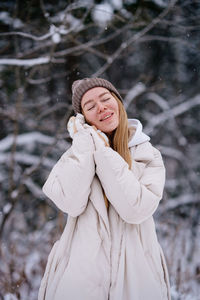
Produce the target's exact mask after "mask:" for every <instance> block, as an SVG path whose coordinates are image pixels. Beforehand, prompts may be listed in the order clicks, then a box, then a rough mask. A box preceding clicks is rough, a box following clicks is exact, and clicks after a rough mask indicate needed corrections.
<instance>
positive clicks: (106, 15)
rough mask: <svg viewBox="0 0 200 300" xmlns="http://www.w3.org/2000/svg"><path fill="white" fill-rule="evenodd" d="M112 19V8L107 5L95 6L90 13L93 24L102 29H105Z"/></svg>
mask: <svg viewBox="0 0 200 300" xmlns="http://www.w3.org/2000/svg"><path fill="white" fill-rule="evenodd" d="M112 17H113V8H112V6H111V5H110V4H109V3H104V4H98V5H95V8H94V9H93V11H92V18H93V20H94V22H96V23H97V24H99V25H100V26H102V27H105V26H106V25H107V24H108V23H109V22H110V21H111V20H112Z"/></svg>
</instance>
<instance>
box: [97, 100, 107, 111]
mask: <svg viewBox="0 0 200 300" xmlns="http://www.w3.org/2000/svg"><path fill="white" fill-rule="evenodd" d="M105 109H106V106H105V104H104V103H102V102H98V104H97V110H98V113H99V112H102V111H104V110H105Z"/></svg>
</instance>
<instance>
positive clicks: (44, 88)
mask: <svg viewBox="0 0 200 300" xmlns="http://www.w3.org/2000/svg"><path fill="white" fill-rule="evenodd" d="M55 3H56V4H55ZM199 73H200V1H198V0H197V1H195V0H191V1H188V0H185V1H184V0H182V1H181V0H180V1H178V0H177V1H176V0H172V1H168V0H125V1H122V0H111V1H106V0H105V1H95V0H83V1H65V0H58V1H53V0H30V1H28V0H23V1H20V0H16V1H14V0H6V1H4V0H1V2H0V87H1V89H0V164H1V166H0V239H1V240H0V299H6V300H16V299H22V300H27V299H29V300H36V299H37V292H38V288H39V284H40V280H41V278H42V275H43V272H44V268H45V265H46V261H47V256H48V253H49V251H50V249H51V247H52V245H53V243H54V242H55V240H57V239H58V238H59V237H60V234H61V232H62V229H63V226H64V224H65V222H66V216H65V215H63V214H62V213H61V212H58V210H57V208H56V207H55V206H54V205H53V203H52V202H51V201H50V200H48V199H47V198H46V197H45V196H44V194H43V193H42V190H41V188H42V185H43V184H44V182H45V179H46V178H47V176H48V174H49V172H50V170H51V168H52V167H53V165H54V164H55V162H56V161H57V160H58V158H59V157H60V156H61V154H62V153H63V152H64V151H66V149H68V148H69V146H70V143H71V140H70V137H69V134H68V132H67V130H66V123H67V120H68V119H69V117H70V116H71V115H72V114H73V111H72V106H71V84H72V82H73V81H74V80H76V79H80V78H83V77H91V76H100V77H104V78H106V79H108V80H110V81H111V82H112V83H113V84H114V85H115V86H116V87H117V89H118V90H119V92H120V93H121V95H122V96H123V99H124V105H125V107H126V109H127V112H128V116H129V118H138V119H140V121H141V122H142V123H143V125H144V131H145V133H147V134H148V135H150V136H151V142H152V143H153V144H154V145H155V146H156V147H157V148H159V149H160V151H161V152H162V155H163V159H164V162H165V165H166V169H167V180H166V186H165V192H164V197H163V200H162V201H161V203H160V206H159V208H158V211H157V212H156V214H155V220H156V226H157V231H158V235H159V241H160V243H161V245H162V247H163V250H164V253H165V255H166V259H167V264H168V267H169V273H170V281H171V292H172V298H173V300H178V299H180V300H182V299H184V300H185V299H187V300H189V299H193V300H194V299H199V298H198V297H199V294H200V260H199V257H200V239H199V238H198V237H199V233H200V226H199V225H200V209H199V208H200V202H199V197H200V195H199V182H200V181H199V174H200V173H199V172H200V159H199V157H200V142H199V134H200V126H199V121H200V110H199V105H200V76H199Z"/></svg>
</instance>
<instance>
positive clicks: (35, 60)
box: [0, 57, 50, 67]
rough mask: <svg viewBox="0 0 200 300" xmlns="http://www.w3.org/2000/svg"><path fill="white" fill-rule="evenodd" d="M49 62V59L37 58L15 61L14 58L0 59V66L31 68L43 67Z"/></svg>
mask: <svg viewBox="0 0 200 300" xmlns="http://www.w3.org/2000/svg"><path fill="white" fill-rule="evenodd" d="M49 62H50V57H38V58H31V59H15V58H1V59H0V65H7V66H24V67H32V66H36V65H43V64H47V63H49Z"/></svg>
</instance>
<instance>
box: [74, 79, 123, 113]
mask: <svg viewBox="0 0 200 300" xmlns="http://www.w3.org/2000/svg"><path fill="white" fill-rule="evenodd" d="M94 87H104V88H106V89H108V90H109V91H110V92H113V93H115V94H116V96H117V97H118V98H119V99H120V100H121V101H122V97H121V96H120V94H119V92H118V91H117V90H116V88H115V87H114V86H113V85H112V83H110V82H109V81H108V80H106V79H103V78H84V79H81V80H76V81H74V82H73V84H72V105H73V108H74V111H75V113H81V99H82V97H83V95H84V94H85V93H86V92H87V91H88V90H90V89H92V88H94Z"/></svg>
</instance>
